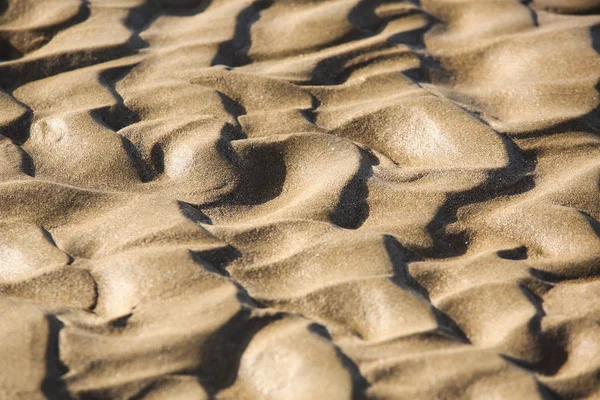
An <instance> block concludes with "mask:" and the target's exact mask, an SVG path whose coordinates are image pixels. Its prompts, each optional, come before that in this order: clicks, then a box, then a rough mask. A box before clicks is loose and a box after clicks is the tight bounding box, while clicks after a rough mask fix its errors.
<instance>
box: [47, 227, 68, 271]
mask: <svg viewBox="0 0 600 400" xmlns="http://www.w3.org/2000/svg"><path fill="white" fill-rule="evenodd" d="M40 228H41V230H42V235H44V238H46V240H47V241H48V242H50V244H51V245H52V246H54V247H56V248H57V249H59V250H60V251H62V252H63V253H64V254H65V255H66V256H67V259H68V261H67V265H71V264H73V262H74V261H75V258H74V257H73V256H72V255H70V254H69V253H67V252H66V251H64V250H63V249H61V248H60V247H58V245H57V244H56V241H55V240H54V237H53V236H52V233H50V231H49V230H48V229H46V228H45V227H43V226H41V227H40Z"/></svg>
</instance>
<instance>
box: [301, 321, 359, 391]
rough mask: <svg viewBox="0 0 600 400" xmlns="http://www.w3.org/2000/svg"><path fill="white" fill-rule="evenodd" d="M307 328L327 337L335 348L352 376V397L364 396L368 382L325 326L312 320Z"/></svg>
mask: <svg viewBox="0 0 600 400" xmlns="http://www.w3.org/2000/svg"><path fill="white" fill-rule="evenodd" d="M303 318H305V317H303ZM309 321H310V320H309ZM308 329H309V330H310V331H311V332H313V333H315V334H317V335H319V336H321V337H323V338H325V339H327V340H328V341H329V342H331V344H332V346H333V347H334V348H335V351H336V354H337V356H338V358H339V360H340V362H341V363H342V365H343V366H344V368H346V370H347V371H348V373H349V374H350V376H351V377H352V399H353V400H360V399H364V398H366V392H367V389H368V388H369V382H368V381H367V379H366V378H365V377H364V376H363V375H362V374H361V373H360V369H359V368H358V365H356V363H355V362H354V361H352V359H351V358H350V357H348V356H347V355H346V354H345V353H344V352H343V351H342V349H341V348H340V347H339V346H338V345H336V344H335V342H334V340H333V338H332V337H331V335H330V334H329V331H328V330H327V328H326V327H325V326H323V325H321V324H318V323H316V322H313V323H311V324H310V325H309V326H308Z"/></svg>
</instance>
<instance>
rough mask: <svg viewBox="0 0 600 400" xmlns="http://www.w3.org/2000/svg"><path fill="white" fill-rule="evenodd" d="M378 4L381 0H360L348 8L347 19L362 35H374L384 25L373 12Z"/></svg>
mask: <svg viewBox="0 0 600 400" xmlns="http://www.w3.org/2000/svg"><path fill="white" fill-rule="evenodd" d="M379 4H381V0H360V1H359V2H358V4H357V5H356V6H354V8H353V9H352V10H350V13H349V14H348V21H349V22H350V23H351V24H352V25H353V26H354V27H355V28H356V29H357V30H358V31H360V32H361V33H362V34H364V35H367V36H372V35H376V34H377V33H379V32H381V30H383V28H384V27H385V23H384V22H383V21H382V20H381V18H379V17H378V16H377V14H376V13H375V9H376V8H377V6H378V5H379Z"/></svg>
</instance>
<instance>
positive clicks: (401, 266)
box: [383, 235, 471, 344]
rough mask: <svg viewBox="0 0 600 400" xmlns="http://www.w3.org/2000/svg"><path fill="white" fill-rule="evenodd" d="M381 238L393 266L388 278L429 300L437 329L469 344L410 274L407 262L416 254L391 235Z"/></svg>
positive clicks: (459, 330) (452, 321) (466, 338)
mask: <svg viewBox="0 0 600 400" xmlns="http://www.w3.org/2000/svg"><path fill="white" fill-rule="evenodd" d="M383 240H384V245H385V249H386V251H387V253H388V257H389V258H390V261H391V263H392V265H393V266H394V275H393V276H392V278H391V279H390V280H391V281H392V282H393V283H394V284H395V285H397V286H398V287H399V288H400V289H401V290H406V289H409V290H411V291H413V292H414V293H415V294H416V295H418V296H421V297H422V298H424V299H425V300H427V302H429V304H430V306H431V310H432V313H433V315H434V317H435V319H436V322H437V325H438V329H440V330H441V331H442V332H444V333H445V334H447V335H449V336H451V337H452V338H454V339H455V340H457V341H459V342H461V343H465V344H470V343H471V341H470V340H469V338H468V337H467V335H466V334H465V333H464V331H463V330H462V329H461V328H460V326H459V325H458V324H457V323H456V322H455V321H454V320H453V319H452V318H451V317H450V316H448V315H447V314H446V313H444V312H443V311H441V310H440V309H438V308H437V307H435V306H434V305H433V304H432V303H431V299H430V298H429V292H428V291H427V289H426V288H425V287H423V286H422V285H421V284H420V283H419V282H418V281H417V280H415V279H414V278H413V277H412V276H411V274H410V271H409V269H408V263H409V262H411V261H414V259H415V258H416V257H418V256H415V254H413V252H412V251H411V250H410V249H407V248H405V247H403V246H402V245H401V244H400V243H399V242H398V240H397V239H396V238H395V237H394V236H392V235H384V237H383Z"/></svg>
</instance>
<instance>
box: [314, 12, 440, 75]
mask: <svg viewBox="0 0 600 400" xmlns="http://www.w3.org/2000/svg"><path fill="white" fill-rule="evenodd" d="M433 24H434V22H433V20H431V22H430V23H428V24H427V25H426V26H424V27H422V28H417V29H413V30H410V31H406V32H401V33H397V34H395V35H392V36H390V37H389V38H388V40H387V41H386V42H384V43H382V44H378V45H376V46H374V47H372V48H369V49H368V51H377V50H383V49H386V48H391V47H395V46H397V45H399V44H402V45H405V46H408V47H409V48H410V49H411V51H410V54H414V55H415V56H417V53H415V51H417V50H419V49H423V48H424V41H423V36H424V35H425V33H426V32H427V31H428V30H429V29H431V27H432V26H433ZM340 44H341V43H340ZM365 52H367V50H366V49H359V50H355V51H350V52H348V53H345V54H338V55H335V56H332V57H328V58H325V59H323V60H322V61H319V62H318V63H317V65H316V66H315V68H313V70H312V73H311V80H310V82H308V85H311V86H331V85H340V84H343V83H344V82H346V81H347V80H348V79H349V77H350V76H351V75H352V73H353V72H355V71H357V70H359V69H360V68H362V67H364V66H365V65H368V63H371V64H372V63H373V62H374V60H373V59H370V60H368V62H364V63H361V62H358V63H355V64H353V65H348V63H349V62H350V61H352V59H354V58H355V57H357V56H359V55H361V54H363V53H365ZM386 57H397V55H388V56H385V55H384V56H377V58H376V60H378V61H381V60H383V59H385V58H386Z"/></svg>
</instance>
